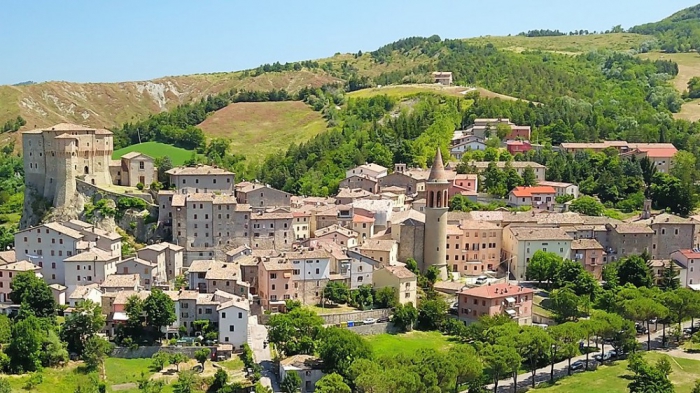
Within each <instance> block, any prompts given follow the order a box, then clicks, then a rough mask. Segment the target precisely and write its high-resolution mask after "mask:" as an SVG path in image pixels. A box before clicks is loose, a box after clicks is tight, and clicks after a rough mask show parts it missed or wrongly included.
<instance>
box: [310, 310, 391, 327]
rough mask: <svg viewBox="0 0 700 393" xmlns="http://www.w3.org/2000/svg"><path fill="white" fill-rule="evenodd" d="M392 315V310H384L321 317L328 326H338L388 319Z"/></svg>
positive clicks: (323, 315) (321, 315) (322, 315)
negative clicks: (370, 319) (350, 322)
mask: <svg viewBox="0 0 700 393" xmlns="http://www.w3.org/2000/svg"><path fill="white" fill-rule="evenodd" d="M390 314H391V309H388V308H382V309H378V310H366V311H352V312H347V313H342V314H320V315H319V317H321V318H323V320H324V321H326V325H338V324H341V323H346V322H348V321H355V322H362V321H363V320H365V319H367V318H375V319H379V318H382V317H388V316H389V315H390Z"/></svg>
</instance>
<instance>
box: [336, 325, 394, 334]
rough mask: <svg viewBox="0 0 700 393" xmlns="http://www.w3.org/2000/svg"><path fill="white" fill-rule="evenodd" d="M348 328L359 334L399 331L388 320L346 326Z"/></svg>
mask: <svg viewBox="0 0 700 393" xmlns="http://www.w3.org/2000/svg"><path fill="white" fill-rule="evenodd" d="M348 329H350V330H352V331H353V332H355V333H357V334H359V335H360V336H372V335H375V334H382V333H389V334H394V333H398V332H399V329H398V328H396V326H394V324H393V323H390V322H387V323H374V324H372V325H360V326H353V327H348Z"/></svg>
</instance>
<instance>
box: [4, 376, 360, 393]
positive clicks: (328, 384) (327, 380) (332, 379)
mask: <svg viewBox="0 0 700 393" xmlns="http://www.w3.org/2000/svg"><path fill="white" fill-rule="evenodd" d="M315 392H317V393H351V390H350V386H348V384H346V383H345V381H343V377H341V376H340V375H339V374H336V373H331V374H326V375H324V376H323V377H322V378H321V379H319V380H318V382H316V390H315ZM0 393H2V392H0Z"/></svg>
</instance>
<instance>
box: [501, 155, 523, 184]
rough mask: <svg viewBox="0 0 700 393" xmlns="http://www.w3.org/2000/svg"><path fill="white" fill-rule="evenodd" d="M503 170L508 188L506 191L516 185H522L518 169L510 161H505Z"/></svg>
mask: <svg viewBox="0 0 700 393" xmlns="http://www.w3.org/2000/svg"><path fill="white" fill-rule="evenodd" d="M503 172H504V177H505V182H506V189H508V191H510V190H512V189H514V188H515V187H517V186H521V185H523V183H524V182H523V178H522V177H520V175H519V174H518V171H517V170H515V168H513V164H512V163H511V162H510V161H508V162H506V164H505V166H504V167H503Z"/></svg>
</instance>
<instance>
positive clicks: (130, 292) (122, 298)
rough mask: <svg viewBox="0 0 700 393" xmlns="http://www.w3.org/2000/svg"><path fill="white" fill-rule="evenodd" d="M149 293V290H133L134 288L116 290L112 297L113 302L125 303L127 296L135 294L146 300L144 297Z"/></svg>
mask: <svg viewBox="0 0 700 393" xmlns="http://www.w3.org/2000/svg"><path fill="white" fill-rule="evenodd" d="M150 294H151V291H134V290H125V291H119V292H117V296H115V297H114V304H126V303H127V302H128V301H129V298H130V297H132V296H136V297H138V298H139V299H141V300H146V298H147V297H148V295H150Z"/></svg>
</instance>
